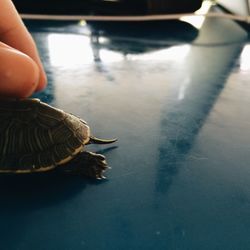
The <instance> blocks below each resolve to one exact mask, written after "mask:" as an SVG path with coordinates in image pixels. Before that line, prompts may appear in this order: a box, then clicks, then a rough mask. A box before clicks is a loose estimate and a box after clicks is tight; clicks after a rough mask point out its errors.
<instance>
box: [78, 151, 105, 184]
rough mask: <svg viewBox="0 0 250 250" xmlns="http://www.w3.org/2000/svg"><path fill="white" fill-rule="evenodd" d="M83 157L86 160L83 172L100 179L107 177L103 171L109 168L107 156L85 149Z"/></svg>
mask: <svg viewBox="0 0 250 250" xmlns="http://www.w3.org/2000/svg"><path fill="white" fill-rule="evenodd" d="M82 158H83V159H84V161H85V162H84V163H85V164H84V167H83V168H82V171H81V172H82V174H84V175H86V176H88V177H92V178H95V179H98V180H102V179H106V177H105V176H104V175H103V172H104V171H105V170H106V169H107V168H108V164H107V162H106V158H105V156H103V155H101V154H96V153H92V152H86V151H85V152H83V153H82ZM83 159H82V161H83Z"/></svg>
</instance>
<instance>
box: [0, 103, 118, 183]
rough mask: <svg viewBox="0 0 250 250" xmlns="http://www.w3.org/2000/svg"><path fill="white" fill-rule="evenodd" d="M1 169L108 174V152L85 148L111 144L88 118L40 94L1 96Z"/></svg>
mask: <svg viewBox="0 0 250 250" xmlns="http://www.w3.org/2000/svg"><path fill="white" fill-rule="evenodd" d="M0 135H1V136H0V173H14V174H22V173H35V172H45V171H49V170H53V169H56V168H57V169H59V168H60V169H62V170H64V171H66V172H74V173H79V174H82V175H84V176H88V177H92V178H95V179H102V178H105V177H104V176H103V173H104V171H105V170H106V169H107V168H108V166H107V162H106V160H105V156H103V155H101V154H97V153H94V152H89V151H87V150H85V145H88V144H108V143H113V142H115V141H116V140H117V139H116V138H115V139H99V138H97V137H95V136H93V135H92V134H91V132H90V127H89V126H88V124H87V122H86V121H84V120H83V119H81V118H80V117H78V116H75V115H73V114H71V113H67V112H64V111H63V110H61V109H58V108H55V107H52V106H51V105H49V104H47V103H45V102H42V101H41V100H40V99H37V98H23V99H13V98H1V99H0Z"/></svg>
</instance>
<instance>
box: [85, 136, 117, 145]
mask: <svg viewBox="0 0 250 250" xmlns="http://www.w3.org/2000/svg"><path fill="white" fill-rule="evenodd" d="M116 141H117V139H116V138H115V139H99V138H97V137H95V136H90V137H89V142H88V144H110V143H113V142H116Z"/></svg>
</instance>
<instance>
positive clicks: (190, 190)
mask: <svg viewBox="0 0 250 250" xmlns="http://www.w3.org/2000/svg"><path fill="white" fill-rule="evenodd" d="M190 22H191V21H190ZM26 23H27V26H28V28H29V30H30V31H31V33H32V35H33V37H34V39H35V40H36V42H37V45H38V48H39V51H40V54H41V57H42V60H43V63H44V65H45V69H46V72H47V75H48V80H49V85H48V87H47V88H46V89H45V90H44V91H43V92H41V93H39V94H36V95H35V96H36V97H39V98H41V99H42V100H43V101H45V102H47V103H49V104H51V105H53V106H56V107H58V108H61V109H63V110H65V111H67V112H71V113H74V114H76V115H78V116H80V117H82V118H83V119H85V120H86V121H87V122H88V123H89V125H90V127H91V129H92V132H93V134H95V135H96V136H98V137H103V138H113V137H117V138H118V142H117V143H116V144H115V145H113V146H88V149H89V150H92V151H95V152H96V151H98V152H101V153H103V154H104V155H105V156H106V157H107V161H108V163H109V165H110V166H111V167H112V169H111V170H109V171H107V172H106V176H107V180H103V181H90V180H86V179H83V178H82V177H79V176H72V175H67V174H57V173H54V172H50V173H44V174H37V175H22V176H0V188H1V189H0V190H1V191H0V192H1V206H0V221H1V227H0V239H1V241H0V244H1V245H0V249H2V250H27V249H34V250H59V249H60V250H78V249H90V250H97V249H98V250H111V249H114V250H122V249H124V250H125V249H126V250H128V249H132V250H133V249H145V250H149V249H150V250H151V249H157V250H163V249H164V250H168V249H169V250H176V249H181V250H195V249H203V250H206V249H207V250H213V249H227V250H229V249H237V250H239V249H250V237H249V234H250V164H249V163H250V131H249V128H250V115H249V105H250V60H249V58H250V43H248V34H247V33H246V31H245V30H244V29H243V28H242V27H241V26H239V25H238V24H237V23H235V22H233V21H229V20H225V19H206V20H204V19H199V20H196V21H195V22H194V23H193V22H191V23H193V25H191V24H190V23H186V22H148V23H147V22H146V23H139V24H138V23H128V24H124V23H119V24H117V23H91V24H86V23H85V22H83V21H82V22H80V23H79V22H51V21H39V22H38V21H28V22H26ZM194 25H195V26H194Z"/></svg>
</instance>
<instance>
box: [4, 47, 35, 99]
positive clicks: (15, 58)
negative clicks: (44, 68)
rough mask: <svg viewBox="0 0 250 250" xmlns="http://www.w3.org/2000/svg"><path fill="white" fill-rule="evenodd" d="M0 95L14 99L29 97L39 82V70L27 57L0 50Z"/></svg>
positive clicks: (13, 51)
mask: <svg viewBox="0 0 250 250" xmlns="http://www.w3.org/2000/svg"><path fill="white" fill-rule="evenodd" d="M0 59H1V61H4V62H5V63H4V64H1V65H0V82H1V84H0V95H1V96H8V97H16V98H24V97H29V96H30V95H32V93H33V92H34V91H35V89H36V88H37V86H38V82H39V68H38V66H37V64H36V62H35V61H34V60H33V59H31V58H30V57H29V56H27V55H25V54H23V53H21V52H19V51H17V50H14V49H6V48H3V49H1V50H0Z"/></svg>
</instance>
